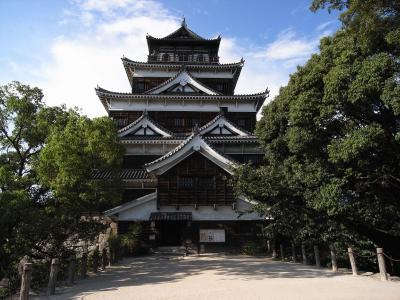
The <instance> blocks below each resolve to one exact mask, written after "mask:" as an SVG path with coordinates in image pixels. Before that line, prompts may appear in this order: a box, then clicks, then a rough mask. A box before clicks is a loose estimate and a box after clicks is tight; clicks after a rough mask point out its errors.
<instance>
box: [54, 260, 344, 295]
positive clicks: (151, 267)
mask: <svg viewBox="0 0 400 300" xmlns="http://www.w3.org/2000/svg"><path fill="white" fill-rule="evenodd" d="M206 271H208V272H209V271H212V272H213V273H215V275H216V276H223V277H222V279H223V280H230V279H233V278H236V279H237V277H240V278H241V280H261V279H265V278H328V277H335V276H343V273H341V274H340V273H332V272H330V271H329V270H327V269H319V268H315V267H312V266H304V265H302V264H297V263H285V262H280V261H274V260H272V259H270V258H265V257H247V256H218V255H213V256H207V257H188V258H185V259H183V258H177V257H158V256H146V257H138V258H127V259H124V260H123V261H121V262H120V263H119V264H118V265H115V266H112V267H110V268H108V269H107V270H106V271H104V272H101V273H99V274H98V275H96V276H91V277H89V278H88V279H86V280H81V281H79V282H78V283H77V285H76V286H74V287H73V288H65V289H61V290H58V292H57V294H58V295H57V296H55V297H54V299H57V298H58V297H60V298H62V299H73V298H74V297H76V295H78V294H79V293H84V294H90V293H92V292H98V291H112V290H116V289H118V288H120V287H123V286H140V285H145V284H160V283H166V282H177V281H180V280H183V279H184V278H186V277H188V276H195V275H200V274H201V273H202V272H206Z"/></svg>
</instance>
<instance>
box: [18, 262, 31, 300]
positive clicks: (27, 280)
mask: <svg viewBox="0 0 400 300" xmlns="http://www.w3.org/2000/svg"><path fill="white" fill-rule="evenodd" d="M31 278H32V264H31V263H25V264H24V266H23V268H22V277H21V290H20V292H19V300H28V299H29V290H30V287H31Z"/></svg>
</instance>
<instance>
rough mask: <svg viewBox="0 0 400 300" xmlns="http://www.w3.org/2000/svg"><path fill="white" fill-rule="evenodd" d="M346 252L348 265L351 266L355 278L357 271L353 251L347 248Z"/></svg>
mask: <svg viewBox="0 0 400 300" xmlns="http://www.w3.org/2000/svg"><path fill="white" fill-rule="evenodd" d="M347 251H348V252H349V259H350V264H351V270H352V271H353V276H357V275H358V270H357V264H356V258H355V257H354V253H353V249H352V248H348V249H347Z"/></svg>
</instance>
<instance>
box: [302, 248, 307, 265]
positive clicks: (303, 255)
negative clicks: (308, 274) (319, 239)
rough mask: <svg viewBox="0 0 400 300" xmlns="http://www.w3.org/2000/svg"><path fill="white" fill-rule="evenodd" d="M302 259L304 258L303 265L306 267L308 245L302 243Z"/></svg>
mask: <svg viewBox="0 0 400 300" xmlns="http://www.w3.org/2000/svg"><path fill="white" fill-rule="evenodd" d="M301 257H302V258H303V264H304V265H306V264H307V263H308V262H307V255H306V244H304V243H301Z"/></svg>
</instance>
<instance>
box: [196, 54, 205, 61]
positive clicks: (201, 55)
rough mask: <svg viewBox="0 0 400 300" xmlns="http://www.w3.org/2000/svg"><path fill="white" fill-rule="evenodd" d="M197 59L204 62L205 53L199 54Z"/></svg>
mask: <svg viewBox="0 0 400 300" xmlns="http://www.w3.org/2000/svg"><path fill="white" fill-rule="evenodd" d="M197 61H198V62H203V61H204V56H203V54H199V55H197Z"/></svg>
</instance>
